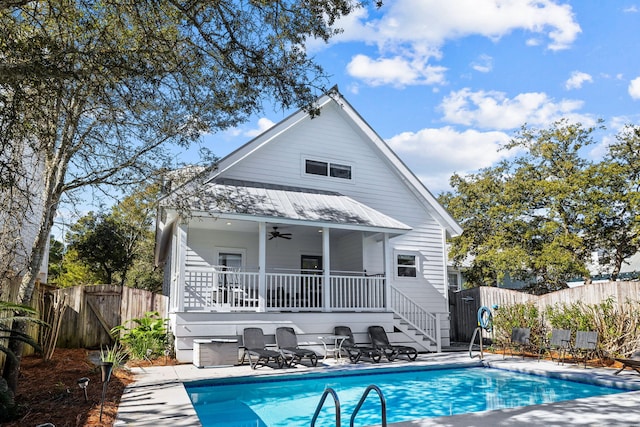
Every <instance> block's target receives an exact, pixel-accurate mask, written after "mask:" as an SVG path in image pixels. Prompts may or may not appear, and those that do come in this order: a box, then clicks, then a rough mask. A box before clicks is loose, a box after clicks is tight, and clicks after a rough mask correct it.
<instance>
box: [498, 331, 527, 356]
mask: <svg viewBox="0 0 640 427" xmlns="http://www.w3.org/2000/svg"><path fill="white" fill-rule="evenodd" d="M507 347H508V348H509V350H510V352H511V356H513V354H514V353H513V350H514V349H515V350H516V351H518V352H519V353H521V354H522V358H523V359H524V356H525V353H526V351H527V350H531V349H532V348H533V346H532V345H531V328H512V329H511V340H510V341H509V345H507V346H505V348H504V350H503V352H502V358H503V359H504V358H505V354H506V352H507Z"/></svg>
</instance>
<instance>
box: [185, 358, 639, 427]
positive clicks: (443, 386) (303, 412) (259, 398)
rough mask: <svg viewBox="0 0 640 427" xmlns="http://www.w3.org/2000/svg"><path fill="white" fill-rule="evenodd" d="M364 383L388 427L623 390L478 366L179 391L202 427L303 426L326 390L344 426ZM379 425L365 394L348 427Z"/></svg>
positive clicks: (328, 419) (323, 418)
mask: <svg viewBox="0 0 640 427" xmlns="http://www.w3.org/2000/svg"><path fill="white" fill-rule="evenodd" d="M370 384H375V385H377V386H378V387H379V388H380V389H381V390H382V392H383V394H384V397H385V400H386V403H387V422H388V423H394V422H401V421H410V420H415V419H420V418H430V417H440V416H448V415H456V414H463V413H469V412H480V411H488V410H495V409H503V408H513V407H519V406H529V405H537V404H542V403H550V402H559V401H563V400H573V399H577V398H581V397H590V396H598V395H605V394H613V393H621V392H625V391H627V390H621V389H616V388H610V387H603V386H598V385H592V384H585V383H579V382H573V381H565V380H559V379H554V378H550V377H544V376H536V375H527V374H522V373H516V372H511V371H506V370H501V369H492V368H485V367H470V368H448V369H433V368H426V367H415V368H414V367H406V368H405V367H402V368H393V369H387V368H384V369H359V370H357V371H344V372H339V373H336V372H330V373H308V374H305V375H304V376H301V375H283V376H277V377H265V378H256V377H251V378H249V377H244V378H228V379H218V380H205V381H198V382H193V383H186V384H185V388H186V390H187V392H188V394H189V396H190V398H191V401H192V403H193V406H194V408H195V410H196V412H197V414H198V417H199V418H200V421H201V423H202V425H203V426H204V427H212V426H225V427H231V426H234V427H240V426H250V425H251V426H261V427H297V426H300V427H302V426H305V427H306V426H309V425H310V422H311V417H312V416H313V413H314V411H315V408H316V406H317V405H318V402H319V401H320V398H321V395H322V393H323V391H324V390H325V388H326V387H331V388H333V389H334V390H335V391H336V393H337V395H338V398H339V399H340V409H341V420H342V424H343V425H349V420H350V417H351V413H352V412H353V410H354V408H355V406H356V404H357V403H358V401H359V399H360V397H361V395H362V393H363V392H364V390H365V388H366V387H367V386H368V385H370ZM380 420H381V418H380V402H379V399H378V398H377V395H376V394H375V393H371V394H370V395H369V397H368V398H367V400H366V402H365V404H364V405H363V407H362V409H361V410H360V412H359V413H358V416H357V418H356V420H355V425H356V426H366V425H370V424H379V423H380ZM316 425H318V426H326V425H335V409H334V405H333V401H332V399H331V398H328V399H327V400H326V401H325V405H324V407H323V409H322V411H321V413H320V416H319V418H318V421H317V423H316Z"/></svg>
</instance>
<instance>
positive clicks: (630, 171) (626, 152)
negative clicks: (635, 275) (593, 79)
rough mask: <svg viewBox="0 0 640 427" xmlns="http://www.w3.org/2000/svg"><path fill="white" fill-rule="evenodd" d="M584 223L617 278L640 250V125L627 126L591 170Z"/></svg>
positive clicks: (589, 172) (600, 260)
mask: <svg viewBox="0 0 640 427" xmlns="http://www.w3.org/2000/svg"><path fill="white" fill-rule="evenodd" d="M588 174H589V179H590V181H591V183H592V185H590V186H589V187H588V188H589V191H588V192H586V197H585V202H586V205H585V206H584V217H583V220H584V224H585V229H586V230H587V232H586V233H585V239H588V240H589V246H590V247H595V248H598V254H599V255H600V259H599V263H600V264H602V265H604V266H606V267H607V269H610V271H611V280H616V279H617V278H618V275H619V274H620V270H621V268H622V266H623V263H624V262H625V259H626V258H628V257H630V256H632V255H634V254H635V253H637V252H638V250H640V126H632V125H627V126H625V127H624V128H623V129H622V130H621V131H620V132H618V134H617V135H616V138H615V141H614V142H613V143H611V144H610V145H609V148H608V152H607V155H606V157H605V159H604V160H603V161H602V162H599V163H597V164H595V165H593V166H592V167H591V168H590V169H589V171H588Z"/></svg>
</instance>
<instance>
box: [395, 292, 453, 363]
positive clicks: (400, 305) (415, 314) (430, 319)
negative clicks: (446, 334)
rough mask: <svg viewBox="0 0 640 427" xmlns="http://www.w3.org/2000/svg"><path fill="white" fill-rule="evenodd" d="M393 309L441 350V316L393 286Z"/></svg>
mask: <svg viewBox="0 0 640 427" xmlns="http://www.w3.org/2000/svg"><path fill="white" fill-rule="evenodd" d="M390 302H391V309H392V310H393V312H394V313H395V314H396V315H397V316H398V317H400V319H402V320H403V321H404V322H406V323H407V324H408V325H410V326H411V327H413V328H414V329H415V330H416V331H418V332H419V333H421V334H423V335H424V336H425V337H426V338H427V339H429V340H430V341H431V342H433V343H435V344H436V347H437V351H438V352H439V351H441V339H440V317H439V316H438V315H437V314H434V313H430V312H428V311H427V310H425V309H424V308H422V307H421V306H419V305H418V304H416V303H415V302H414V301H413V300H412V299H411V298H410V297H409V296H407V295H406V294H404V293H402V291H400V290H399V289H397V288H395V287H393V286H391V301H390Z"/></svg>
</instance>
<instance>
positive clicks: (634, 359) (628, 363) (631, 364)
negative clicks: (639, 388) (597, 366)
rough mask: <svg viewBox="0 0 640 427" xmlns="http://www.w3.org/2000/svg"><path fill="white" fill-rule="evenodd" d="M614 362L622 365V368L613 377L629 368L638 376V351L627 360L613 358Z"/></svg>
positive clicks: (639, 358) (639, 357) (639, 370)
mask: <svg viewBox="0 0 640 427" xmlns="http://www.w3.org/2000/svg"><path fill="white" fill-rule="evenodd" d="M614 360H615V361H617V362H620V363H622V368H620V369H618V370H617V371H616V372H615V373H614V375H618V374H619V373H620V372H622V371H623V370H624V369H625V368H631V369H633V370H634V371H636V372H637V373H639V374H640V350H638V351H635V352H633V354H631V356H629V358H628V359H618V358H614Z"/></svg>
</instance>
